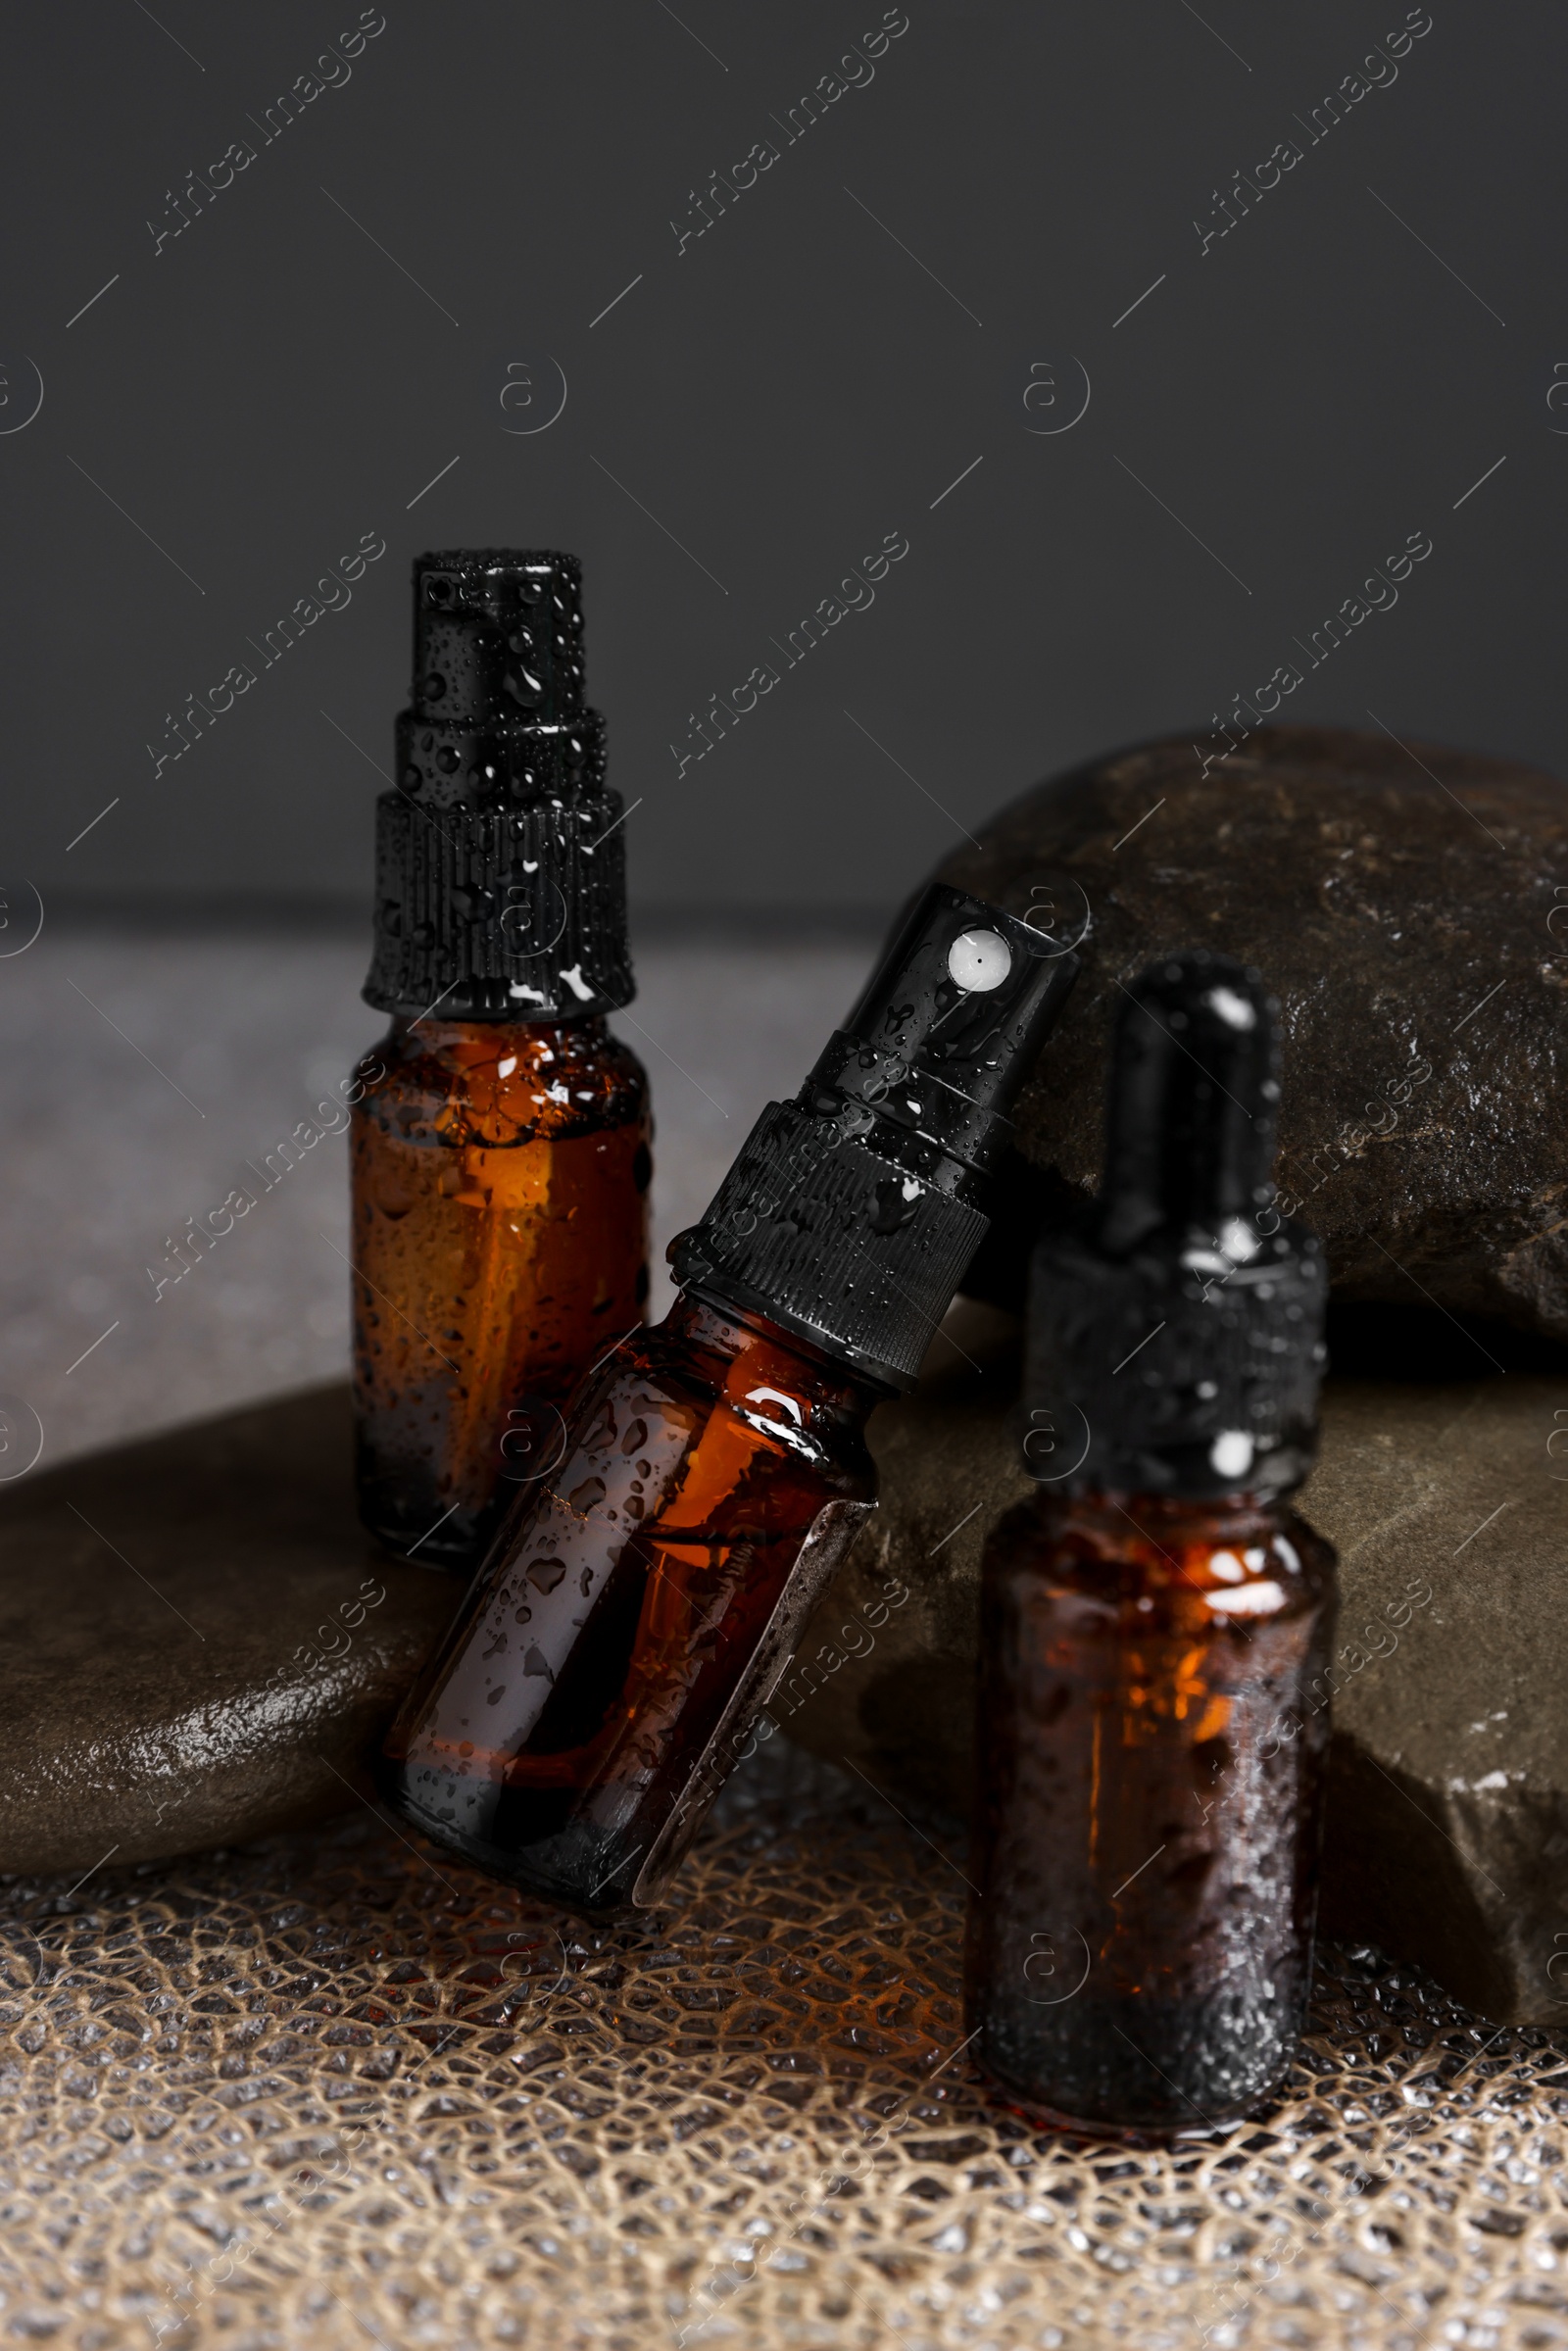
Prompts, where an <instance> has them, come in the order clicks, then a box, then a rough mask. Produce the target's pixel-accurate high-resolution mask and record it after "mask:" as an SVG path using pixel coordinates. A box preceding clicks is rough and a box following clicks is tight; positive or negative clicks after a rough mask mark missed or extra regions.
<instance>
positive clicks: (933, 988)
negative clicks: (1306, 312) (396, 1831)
mask: <svg viewBox="0 0 1568 2351" xmlns="http://www.w3.org/2000/svg"><path fill="white" fill-rule="evenodd" d="M1075 971H1076V964H1075V962H1074V961H1073V959H1072V958H1071V956H1070V955H1065V954H1064V953H1063V952H1062V951H1061V950H1060V949H1059V948H1058V947H1057V945H1056V943H1055V942H1054V940H1050V939H1047V938H1046V937H1044V936H1043V935H1042V934H1041V933H1040V932H1038V931H1034V930H1031V929H1030V928H1029V926H1028V925H1027V924H1024V923H1022V922H1018V921H1015V920H1014V919H1013V918H1012V917H1011V916H1009V915H1006V914H1004V913H1001V912H999V911H998V909H996V908H995V907H991V906H984V905H982V904H980V903H979V902H978V901H977V900H974V899H972V898H968V897H966V896H964V895H963V894H962V893H960V892H958V891H956V890H950V889H946V888H938V889H935V890H932V891H930V892H928V893H927V894H926V896H925V898H924V899H923V900H922V901H921V903H920V905H919V906H917V907H916V908H915V910H914V912H913V913H912V915H911V916H910V918H909V921H908V923H907V926H906V927H905V929H904V930H903V931H902V932H901V934H900V936H899V938H898V939H897V941H896V942H895V944H894V946H893V948H892V950H891V951H890V953H889V955H887V956H886V958H885V959H884V961H883V963H882V964H881V965H880V967H879V968H878V970H877V972H876V973H875V975H874V977H873V978H872V980H871V983H870V985H869V987H868V988H867V990H866V993H865V995H864V996H863V997H862V998H861V1000H860V1003H859V1004H858V1006H857V1007H856V1009H855V1011H854V1012H853V1013H852V1014H851V1015H850V1018H849V1020H848V1021H847V1023H846V1025H845V1027H844V1029H842V1030H840V1031H839V1032H838V1033H837V1034H836V1035H835V1036H834V1037H833V1038H832V1040H831V1041H830V1043H829V1045H828V1046H827V1048H826V1050H825V1052H824V1053H822V1055H821V1057H820V1059H819V1060H818V1062H817V1064H816V1067H815V1068H814V1070H813V1071H812V1073H811V1075H810V1077H809V1079H808V1080H807V1082H806V1084H805V1086H804V1087H803V1088H802V1091H801V1093H800V1095H799V1097H798V1098H797V1099H796V1100H795V1101H794V1102H771V1103H769V1105H768V1106H767V1108H766V1109H765V1110H764V1111H763V1112H762V1115H761V1117H760V1120H759V1121H758V1123H757V1126H756V1127H755V1128H754V1130H753V1132H752V1134H751V1136H750V1138H749V1139H748V1141H747V1143H746V1145H745V1147H744V1149H743V1150H742V1151H741V1154H740V1157H739V1158H738V1159H737V1161H736V1163H735V1165H734V1166H733V1167H732V1168H731V1170H730V1172H729V1174H728V1175H727V1177H726V1178H725V1180H724V1183H723V1185H722V1186H721V1188H720V1190H719V1192H718V1194H717V1197H716V1198H715V1200H713V1202H712V1204H711V1207H710V1208H709V1210H708V1213H707V1215H706V1216H705V1217H704V1218H703V1220H702V1222H701V1223H700V1224H699V1225H697V1226H695V1227H694V1228H693V1229H692V1230H691V1231H690V1232H688V1233H685V1234H683V1235H682V1236H681V1237H680V1239H679V1240H678V1241H677V1242H676V1243H675V1244H674V1245H673V1247H672V1249H671V1256H672V1258H673V1260H674V1264H675V1270H676V1273H677V1276H678V1278H679V1280H680V1283H681V1287H682V1293H683V1295H682V1297H681V1298H680V1299H679V1301H678V1302H677V1304H676V1305H675V1307H674V1308H673V1310H672V1311H671V1313H670V1314H669V1315H668V1316H667V1317H666V1319H665V1320H664V1322H663V1323H662V1324H661V1325H660V1326H659V1328H658V1329H656V1330H653V1331H650V1332H648V1333H646V1334H636V1335H633V1336H632V1337H631V1338H629V1339H628V1340H627V1341H626V1342H625V1343H624V1345H623V1346H622V1347H620V1348H618V1349H617V1350H616V1352H615V1353H614V1354H613V1356H612V1357H611V1358H610V1359H609V1360H608V1361H607V1362H606V1363H605V1364H604V1365H603V1366H602V1367H601V1368H600V1369H599V1370H598V1372H597V1373H596V1374H595V1376H594V1377H593V1379H591V1380H590V1381H589V1382H588V1383H587V1385H586V1386H585V1387H584V1389H583V1390H582V1391H581V1392H580V1393H579V1396H578V1397H577V1399H576V1403H575V1406H574V1408H573V1413H572V1417H571V1424H570V1426H569V1428H568V1429H567V1430H565V1431H564V1433H563V1435H562V1438H561V1443H560V1447H559V1451H558V1452H557V1453H556V1455H555V1456H554V1457H553V1458H551V1459H549V1460H547V1461H542V1462H541V1463H540V1474H539V1478H538V1482H537V1484H536V1486H535V1487H534V1489H533V1491H532V1493H531V1494H530V1495H528V1496H526V1497H525V1498H523V1499H520V1500H519V1502H518V1504H517V1507H516V1509H515V1513H514V1515H513V1517H512V1518H511V1519H510V1520H509V1522H508V1524H507V1526H506V1528H505V1530H504V1532H503V1534H502V1537H501V1540H500V1541H499V1542H498V1543H497V1545H496V1548H495V1551H494V1553H493V1555H492V1557H491V1559H490V1560H489V1561H488V1562H487V1564H486V1567H485V1570H484V1572H483V1573H482V1574H481V1575H480V1576H479V1577H477V1578H476V1579H475V1582H474V1586H473V1589H472V1591H471V1592H469V1594H468V1595H467V1598H466V1600H465V1602H464V1605H463V1607H462V1609H461V1610H460V1612H459V1615H458V1619H457V1622H456V1624H455V1625H454V1626H453V1628H452V1631H451V1633H450V1635H449V1636H448V1639H447V1641H446V1642H445V1645H444V1646H443V1648H442V1649H441V1650H440V1652H439V1653H438V1654H437V1656H436V1657H435V1658H434V1659H433V1661H432V1662H431V1664H430V1666H429V1667H428V1668H427V1669H426V1671H425V1673H424V1675H423V1676H422V1677H421V1680H420V1682H419V1684H418V1685H417V1688H416V1690H414V1691H413V1693H412V1695H411V1696H410V1698H409V1700H408V1702H407V1704H406V1705H405V1707H404V1709H403V1712H402V1714H401V1715H400V1717H399V1719H398V1721H397V1723H396V1724H395V1725H394V1726H393V1730H392V1732H391V1735H390V1737H389V1738H388V1740H387V1744H386V1750H385V1761H384V1768H383V1775H382V1785H383V1788H384V1790H385V1792H386V1794H387V1795H388V1797H389V1798H390V1800H391V1801H392V1802H393V1803H395V1804H396V1805H397V1806H398V1807H399V1808H400V1809H401V1810H402V1812H403V1813H404V1814H405V1815H406V1816H407V1818H408V1819H410V1820H411V1821H413V1822H415V1823H416V1824H417V1826H418V1827H419V1828H421V1829H424V1830H425V1831H427V1832H428V1833H429V1834H430V1835H431V1836H432V1837H439V1838H440V1839H442V1840H443V1841H444V1842H446V1843H448V1844H451V1845H453V1846H454V1847H456V1849H457V1850H458V1851H460V1852H462V1853H465V1854H466V1855H467V1856H468V1858H469V1859H471V1860H474V1861H477V1862H479V1863H480V1864H482V1865H483V1866H484V1867H485V1868H487V1869H490V1870H493V1871H495V1872H496V1873H497V1874H498V1875H500V1876H503V1877H506V1878H510V1879H513V1880H514V1881H515V1882H516V1883H518V1884H520V1885H523V1886H528V1887H530V1888H531V1889H532V1890H534V1891H536V1892H539V1893H542V1894H545V1895H548V1896H550V1897H551V1898H552V1899H555V1900H558V1901H563V1902H566V1903H568V1904H570V1905H572V1906H573V1907H575V1908H578V1909H582V1910H586V1911H590V1912H592V1911H596V1910H611V1909H614V1908H616V1907H617V1906H619V1905H620V1904H622V1903H625V1902H627V1901H628V1900H629V1901H632V1902H634V1903H639V1904H648V1903H652V1902H654V1901H656V1900H657V1899H658V1898H659V1894H660V1892H661V1890H662V1887H663V1886H664V1885H665V1883H666V1882H667V1880H668V1878H669V1875H670V1873H671V1872H672V1871H673V1870H674V1868H675V1867H676V1865H677V1864H678V1862H679V1860H680V1858H681V1855H682V1854H683V1853H684V1851H685V1849H686V1847H687V1845H688V1844H689V1842H690V1840H691V1838H692V1837H693V1836H694V1835H695V1833H696V1830H697V1828H698V1826H699V1824H700V1822H701V1820H702V1817H703V1813H704V1811H705V1810H706V1808H707V1806H708V1804H709V1802H710V1801H711V1797H712V1796H713V1795H714V1794H715V1793H716V1792H717V1789H718V1788H719V1786H720V1785H721V1783H722V1781H723V1779H724V1777H725V1775H726V1773H727V1772H728V1770H729V1768H730V1766H731V1764H732V1763H733V1761H734V1760H735V1758H736V1755H737V1753H738V1751H739V1749H740V1747H741V1746H742V1745H743V1743H744V1741H745V1739H746V1736H747V1733H748V1731H749V1728H750V1725H751V1722H752V1720H753V1718H754V1716H755V1715H756V1714H757V1712H758V1711H759V1709H760V1707H761V1705H762V1704H763V1703H764V1701H765V1699H766V1697H767V1696H768V1694H769V1691H770V1690H771V1688H772V1685H773V1683H774V1682H775V1681H776V1680H777V1679H778V1677H779V1675H780V1674H782V1673H783V1671H784V1670H785V1668H786V1667H787V1666H788V1663H789V1660H790V1655H791V1652H792V1650H793V1647H794V1643H795V1641H796V1638H797V1636H798V1634H799V1631H800V1629H801V1628H802V1626H803V1625H804V1624H805V1621H806V1619H807V1617H808V1615H809V1612H810V1609H811V1607H812V1606H813V1604H814V1602H815V1600H816V1598H817V1596H818V1594H819V1593H820V1592H821V1590H822V1587H823V1585H824V1583H825V1582H826V1579H827V1577H828V1576H829V1575H830V1574H831V1572H832V1570H833V1568H834V1567H835V1566H836V1564H837V1563H838V1561H839V1560H840V1559H841V1558H842V1557H843V1554H844V1552H845V1550H846V1548H847V1547H848V1544H849V1543H850V1541H851V1540H852V1538H853V1536H854V1534H855V1532H856V1530H857V1528H858V1525H859V1523H860V1521H861V1519H862V1518H863V1517H864V1515H865V1512H866V1511H867V1509H868V1508H870V1507H871V1504H872V1499H873V1495H874V1493H875V1478H874V1473H873V1470H872V1465H871V1460H870V1456H869V1454H868V1453H867V1451H866V1449H865V1445H864V1442H863V1437H862V1431H863V1428H864V1424H865V1420H866V1417H867V1415H868V1414H869V1412H870V1411H871V1409H872V1406H873V1405H874V1404H875V1403H876V1402H877V1401H878V1400H879V1398H881V1397H883V1396H889V1395H892V1394H894V1393H896V1392H897V1391H898V1390H899V1389H900V1388H903V1387H907V1386H909V1385H910V1384H911V1382H912V1380H913V1378H914V1375H915V1373H916V1371H917V1370H918V1368H919V1363H920V1358H921V1356H922V1355H923V1354H924V1352H925V1348H926V1346H927V1343H928V1341H929V1339H930V1337H931V1334H932V1332H933V1331H934V1330H935V1328H936V1326H937V1324H938V1322H939V1321H940V1320H941V1317H942V1315H943V1313H944V1312H945V1311H946V1309H947V1306H948V1303H949V1300H950V1298H951V1297H952V1295H953V1292H954V1290H955V1289H956V1286H957V1283H958V1281H959V1280H960V1278H961V1277H962V1274H963V1271H964V1268H965V1266H966V1265H967V1263H968V1261H969V1258H970V1256H971V1255H972V1254H973V1252H974V1249H976V1247H977V1246H978V1244H979V1242H980V1239H981V1237H982V1236H983V1234H984V1232H985V1229H986V1218H985V1216H984V1215H983V1213H982V1212H981V1211H980V1209H979V1208H978V1207H977V1205H976V1204H975V1202H976V1199H977V1196H978V1194H979V1192H980V1190H981V1186H982V1184H983V1180H984V1178H985V1175H986V1173H987V1171H988V1169H989V1168H990V1166H991V1165H992V1163H993V1162H994V1160H995V1158H996V1156H997V1154H998V1153H999V1151H1001V1149H1002V1147H1003V1143H1004V1141H1005V1135H1006V1132H1007V1122H1006V1118H1005V1110H1006V1108H1007V1107H1008V1106H1009V1105H1010V1102H1011V1101H1012V1099H1013V1097H1014V1096H1015V1094H1016V1093H1017V1090H1018V1088H1019V1087H1020V1086H1021V1084H1022V1083H1023V1080H1024V1078H1025V1077H1026V1075H1027V1074H1028V1070H1029V1068H1030V1065H1031V1064H1032V1062H1033V1060H1034V1057H1035V1054H1036V1053H1037V1052H1038V1050H1039V1048H1040V1046H1041V1044H1042V1043H1043V1042H1044V1040H1045V1037H1046V1035H1047V1034H1048V1032H1049V1030H1050V1029H1051V1027H1052V1026H1053V1025H1054V1021H1055V1018H1056V1016H1057V1013H1058V1012H1059V1010H1060V1007H1061V1004H1062V1003H1063V1002H1064V1000H1065V998H1066V996H1067V993H1068V991H1069V989H1070V987H1071V985H1072V979H1073V976H1074V973H1075Z"/></svg>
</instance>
